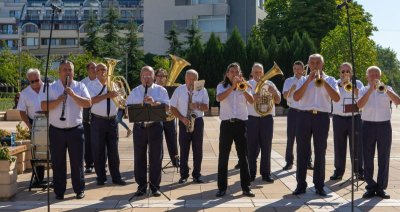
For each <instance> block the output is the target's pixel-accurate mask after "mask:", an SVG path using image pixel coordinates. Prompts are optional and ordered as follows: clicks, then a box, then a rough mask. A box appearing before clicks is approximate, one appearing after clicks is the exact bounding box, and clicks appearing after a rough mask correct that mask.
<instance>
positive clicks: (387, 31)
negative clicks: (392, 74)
mask: <svg viewBox="0 0 400 212" xmlns="http://www.w3.org/2000/svg"><path fill="white" fill-rule="evenodd" d="M357 2H358V3H359V4H361V5H363V7H364V10H365V11H366V12H369V13H371V14H372V23H373V24H374V26H376V27H377V28H378V30H379V31H377V32H374V35H373V37H372V39H373V40H374V41H375V42H376V43H377V44H380V45H381V46H383V47H390V48H391V49H393V50H394V51H395V52H396V53H397V59H398V60H400V12H399V9H400V1H399V0H383V1H382V0H381V1H376V0H359V1H357Z"/></svg>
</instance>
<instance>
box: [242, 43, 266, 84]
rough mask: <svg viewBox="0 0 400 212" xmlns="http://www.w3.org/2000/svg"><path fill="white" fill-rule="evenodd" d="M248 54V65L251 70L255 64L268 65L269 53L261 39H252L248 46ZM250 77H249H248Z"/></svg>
mask: <svg viewBox="0 0 400 212" xmlns="http://www.w3.org/2000/svg"><path fill="white" fill-rule="evenodd" d="M246 52H247V64H248V65H249V68H250V67H251V66H252V65H253V64H254V63H255V62H258V63H261V64H266V63H267V62H268V61H267V59H268V52H267V50H266V49H265V48H264V44H263V42H262V41H261V39H257V38H256V39H250V40H249V41H248V42H247V46H246ZM246 77H248V76H246Z"/></svg>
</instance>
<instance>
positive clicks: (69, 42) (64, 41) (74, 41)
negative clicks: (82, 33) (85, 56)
mask: <svg viewBox="0 0 400 212" xmlns="http://www.w3.org/2000/svg"><path fill="white" fill-rule="evenodd" d="M77 43H78V41H77V39H72V38H66V39H61V45H76V44H77Z"/></svg>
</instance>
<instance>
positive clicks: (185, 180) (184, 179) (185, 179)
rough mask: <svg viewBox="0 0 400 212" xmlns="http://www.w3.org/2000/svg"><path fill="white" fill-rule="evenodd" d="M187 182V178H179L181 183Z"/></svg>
mask: <svg viewBox="0 0 400 212" xmlns="http://www.w3.org/2000/svg"><path fill="white" fill-rule="evenodd" d="M186 182H187V178H183V177H181V179H179V183H186Z"/></svg>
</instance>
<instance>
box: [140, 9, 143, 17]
mask: <svg viewBox="0 0 400 212" xmlns="http://www.w3.org/2000/svg"><path fill="white" fill-rule="evenodd" d="M140 17H141V18H144V11H143V10H140Z"/></svg>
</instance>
